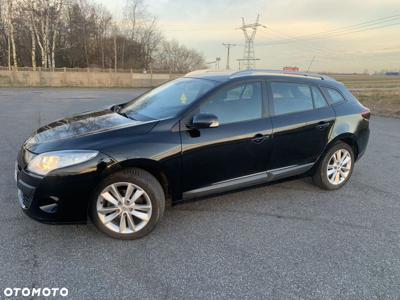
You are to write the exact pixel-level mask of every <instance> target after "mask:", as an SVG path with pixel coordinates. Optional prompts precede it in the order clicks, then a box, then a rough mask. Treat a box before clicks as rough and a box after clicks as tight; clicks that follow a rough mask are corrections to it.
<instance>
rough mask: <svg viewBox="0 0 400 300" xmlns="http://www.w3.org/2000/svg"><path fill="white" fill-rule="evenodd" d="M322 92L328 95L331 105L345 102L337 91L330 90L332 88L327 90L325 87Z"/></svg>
mask: <svg viewBox="0 0 400 300" xmlns="http://www.w3.org/2000/svg"><path fill="white" fill-rule="evenodd" d="M324 90H325V91H326V93H327V94H328V95H329V98H330V100H331V102H332V104H336V103H339V102H342V101H345V99H344V97H343V95H342V94H341V93H340V92H339V91H338V90H336V89H332V88H327V87H325V88H324Z"/></svg>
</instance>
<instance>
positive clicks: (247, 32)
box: [239, 14, 266, 69]
mask: <svg viewBox="0 0 400 300" xmlns="http://www.w3.org/2000/svg"><path fill="white" fill-rule="evenodd" d="M259 20H260V15H259V14H258V15H257V20H256V22H255V23H253V24H246V23H245V22H244V18H242V27H240V28H239V29H241V30H242V31H243V34H244V42H245V45H244V54H243V58H242V59H239V61H243V65H244V67H245V68H246V69H252V68H254V67H255V65H256V60H258V59H256V57H255V54H254V39H255V37H256V32H257V28H258V27H264V28H266V26H264V25H262V24H260V23H259Z"/></svg>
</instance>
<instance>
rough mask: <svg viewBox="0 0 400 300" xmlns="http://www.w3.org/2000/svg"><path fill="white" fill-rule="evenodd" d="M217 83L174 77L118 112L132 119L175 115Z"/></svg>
mask: <svg viewBox="0 0 400 300" xmlns="http://www.w3.org/2000/svg"><path fill="white" fill-rule="evenodd" d="M217 84H218V83H217V82H214V81H211V80H205V79H198V78H180V79H176V80H173V81H170V82H168V83H166V84H164V85H162V86H160V87H158V88H155V89H154V90H151V91H150V92H148V93H146V94H144V95H143V96H140V97H139V98H137V99H135V100H133V101H132V102H129V103H128V104H127V105H126V106H125V107H124V108H123V109H121V111H120V112H121V113H123V114H125V115H126V116H128V117H130V118H133V119H135V116H144V117H147V118H150V119H166V118H171V117H175V116H177V115H178V114H179V113H180V112H181V111H182V110H183V109H185V108H186V107H187V106H188V105H190V104H191V103H192V102H193V101H195V100H197V99H198V98H199V97H201V96H202V95H204V94H205V93H207V92H208V91H209V90H211V89H212V88H213V87H215V86H216V85H217Z"/></svg>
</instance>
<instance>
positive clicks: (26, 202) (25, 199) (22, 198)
mask: <svg viewBox="0 0 400 300" xmlns="http://www.w3.org/2000/svg"><path fill="white" fill-rule="evenodd" d="M18 200H19V204H20V205H21V207H22V208H24V209H28V208H29V207H31V204H32V201H33V198H32V197H29V196H27V195H25V194H24V193H23V192H22V191H21V190H18Z"/></svg>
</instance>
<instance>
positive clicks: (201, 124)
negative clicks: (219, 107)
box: [189, 113, 219, 128]
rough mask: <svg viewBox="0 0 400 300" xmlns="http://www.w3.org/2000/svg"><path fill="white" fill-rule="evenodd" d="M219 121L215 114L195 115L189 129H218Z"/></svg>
mask: <svg viewBox="0 0 400 300" xmlns="http://www.w3.org/2000/svg"><path fill="white" fill-rule="evenodd" d="M218 126H219V121H218V117H217V116H216V115H213V114H203V113H199V114H197V115H194V117H193V120H192V124H190V126H189V127H191V128H213V127H218Z"/></svg>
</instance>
